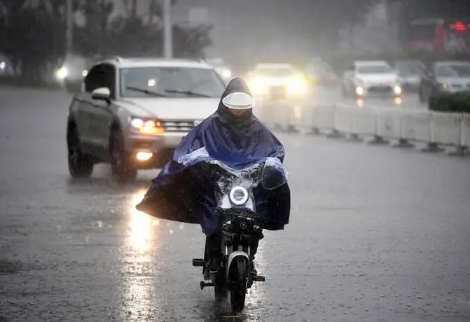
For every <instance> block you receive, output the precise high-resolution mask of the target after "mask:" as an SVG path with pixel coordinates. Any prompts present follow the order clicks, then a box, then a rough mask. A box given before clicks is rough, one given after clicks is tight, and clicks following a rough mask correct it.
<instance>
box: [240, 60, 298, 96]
mask: <svg viewBox="0 0 470 322" xmlns="http://www.w3.org/2000/svg"><path fill="white" fill-rule="evenodd" d="M247 78H248V83H249V86H250V89H251V91H252V92H253V95H254V96H256V97H257V98H260V99H262V100H267V101H283V100H299V99H303V98H304V96H305V94H306V92H307V81H306V79H305V76H304V75H303V74H302V73H301V72H299V71H298V70H297V69H295V68H294V67H293V66H292V65H290V64H258V65H256V66H255V68H254V70H253V71H251V72H249V73H248V77H247Z"/></svg>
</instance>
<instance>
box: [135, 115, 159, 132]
mask: <svg viewBox="0 0 470 322" xmlns="http://www.w3.org/2000/svg"><path fill="white" fill-rule="evenodd" d="M130 125H131V128H132V129H133V130H134V131H135V132H139V133H142V134H161V133H164V132H165V129H164V128H163V127H162V124H161V123H160V122H159V121H154V120H143V119H141V118H131V119H130Z"/></svg>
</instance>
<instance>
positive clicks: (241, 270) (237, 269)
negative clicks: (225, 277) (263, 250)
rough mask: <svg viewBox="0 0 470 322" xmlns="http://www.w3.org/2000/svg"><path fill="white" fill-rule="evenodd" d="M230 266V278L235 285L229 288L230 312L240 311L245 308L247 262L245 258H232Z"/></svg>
mask: <svg viewBox="0 0 470 322" xmlns="http://www.w3.org/2000/svg"><path fill="white" fill-rule="evenodd" d="M234 261H235V263H233V264H232V265H233V266H232V267H230V270H231V272H230V275H231V280H232V281H236V285H234V286H232V287H231V289H230V305H231V307H232V312H235V313H236V312H240V311H242V310H243V309H244V308H245V297H246V289H247V288H246V283H247V279H248V272H249V263H248V261H247V260H246V259H245V258H240V257H239V258H236V259H234Z"/></svg>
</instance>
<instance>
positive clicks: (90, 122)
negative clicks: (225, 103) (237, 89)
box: [67, 57, 225, 182]
mask: <svg viewBox="0 0 470 322" xmlns="http://www.w3.org/2000/svg"><path fill="white" fill-rule="evenodd" d="M224 89H225V85H224V82H223V81H222V79H221V78H220V76H219V75H218V74H217V72H216V71H215V70H214V69H213V68H212V67H210V66H209V65H207V64H206V63H203V62H200V61H190V60H176V59H172V60H163V59H142V58H139V59H137V58H135V59H131V58H129V59H122V58H119V57H116V58H111V59H107V60H104V61H101V62H99V63H97V64H94V65H93V67H92V68H90V70H89V72H88V74H87V76H86V78H85V79H84V82H83V84H82V90H81V92H80V93H78V94H76V95H74V97H73V100H72V103H71V104H70V108H69V115H68V121H67V122H68V124H67V146H68V164H69V171H70V174H71V176H72V177H73V178H83V177H89V176H91V174H92V172H93V166H94V165H95V164H97V163H110V164H111V168H112V173H113V176H114V177H115V178H116V179H117V180H118V181H121V182H129V181H134V180H135V179H136V177H137V171H138V170H140V169H153V168H161V167H163V165H164V164H165V163H166V162H168V161H169V160H170V159H171V156H172V153H173V151H174V149H175V148H176V147H177V146H178V145H179V143H180V142H181V140H182V139H183V138H184V136H185V135H186V134H187V133H188V132H189V131H190V130H191V129H193V128H194V126H196V125H197V124H198V123H199V122H200V121H201V120H203V119H205V118H206V117H208V116H210V114H212V113H213V112H214V111H216V109H217V105H218V102H219V98H220V96H221V95H222V93H223V91H224Z"/></svg>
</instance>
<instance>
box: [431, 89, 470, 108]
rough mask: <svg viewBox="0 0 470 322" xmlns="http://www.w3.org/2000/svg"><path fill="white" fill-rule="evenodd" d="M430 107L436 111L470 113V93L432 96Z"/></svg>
mask: <svg viewBox="0 0 470 322" xmlns="http://www.w3.org/2000/svg"><path fill="white" fill-rule="evenodd" d="M429 109H430V110H431V111H436V112H450V113H470V93H465V94H441V95H436V96H432V97H431V99H430V101H429Z"/></svg>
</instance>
